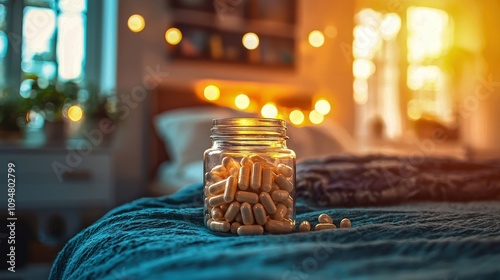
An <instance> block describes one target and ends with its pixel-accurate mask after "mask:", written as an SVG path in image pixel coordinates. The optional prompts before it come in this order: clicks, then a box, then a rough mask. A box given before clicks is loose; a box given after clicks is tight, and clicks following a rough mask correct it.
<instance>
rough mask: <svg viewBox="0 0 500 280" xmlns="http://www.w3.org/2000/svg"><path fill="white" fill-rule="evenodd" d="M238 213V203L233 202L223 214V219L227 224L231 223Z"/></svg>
mask: <svg viewBox="0 0 500 280" xmlns="http://www.w3.org/2000/svg"><path fill="white" fill-rule="evenodd" d="M238 213H240V203H239V202H238V201H235V202H233V203H231V204H230V205H229V207H228V208H227V211H226V214H224V218H225V219H226V220H228V221H229V222H231V221H233V220H234V218H236V216H237V215H238Z"/></svg>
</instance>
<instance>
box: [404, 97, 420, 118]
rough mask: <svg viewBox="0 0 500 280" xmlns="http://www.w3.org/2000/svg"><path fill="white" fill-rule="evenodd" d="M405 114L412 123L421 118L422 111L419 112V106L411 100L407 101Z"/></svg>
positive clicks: (415, 101)
mask: <svg viewBox="0 0 500 280" xmlns="http://www.w3.org/2000/svg"><path fill="white" fill-rule="evenodd" d="M407 114H408V117H409V118H410V119H412V120H414V121H416V120H418V119H420V118H421V117H422V111H421V110H420V106H419V104H418V101H417V100H415V99H412V100H410V101H408V106H407Z"/></svg>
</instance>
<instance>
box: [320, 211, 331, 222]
mask: <svg viewBox="0 0 500 280" xmlns="http://www.w3.org/2000/svg"><path fill="white" fill-rule="evenodd" d="M318 222H320V223H327V224H333V219H332V217H330V216H328V214H325V213H323V214H321V215H319V217H318Z"/></svg>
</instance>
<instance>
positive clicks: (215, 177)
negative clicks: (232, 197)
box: [205, 172, 224, 184]
mask: <svg viewBox="0 0 500 280" xmlns="http://www.w3.org/2000/svg"><path fill="white" fill-rule="evenodd" d="M205 180H206V181H207V182H210V183H212V184H213V183H217V182H219V181H222V180H224V178H222V177H220V176H219V175H216V174H215V173H212V172H207V173H205Z"/></svg>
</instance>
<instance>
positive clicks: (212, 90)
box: [203, 85, 220, 101]
mask: <svg viewBox="0 0 500 280" xmlns="http://www.w3.org/2000/svg"><path fill="white" fill-rule="evenodd" d="M203 96H205V98H206V99H207V100H210V101H215V100H217V99H219V97H220V90H219V88H218V87H217V86H214V85H208V86H206V87H205V89H204V90H203Z"/></svg>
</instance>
